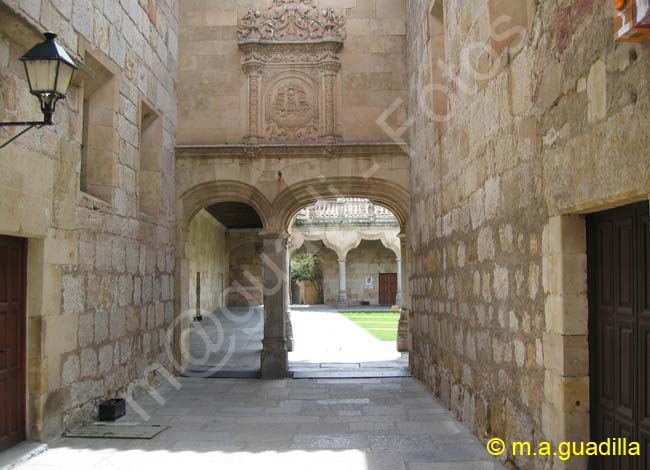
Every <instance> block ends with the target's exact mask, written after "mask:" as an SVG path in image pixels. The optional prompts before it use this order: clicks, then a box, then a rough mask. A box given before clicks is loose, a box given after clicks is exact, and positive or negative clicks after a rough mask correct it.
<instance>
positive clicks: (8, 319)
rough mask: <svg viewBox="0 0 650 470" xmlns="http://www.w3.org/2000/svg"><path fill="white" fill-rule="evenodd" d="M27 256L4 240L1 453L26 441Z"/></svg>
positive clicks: (0, 268) (21, 246) (15, 241)
mask: <svg viewBox="0 0 650 470" xmlns="http://www.w3.org/2000/svg"><path fill="white" fill-rule="evenodd" d="M26 252H27V246H26V243H25V240H24V239H21V238H13V237H5V236H0V450H2V449H6V448H7V447H10V446H12V445H14V444H16V443H18V442H20V441H22V440H23V439H25V284H26V277H25V274H26Z"/></svg>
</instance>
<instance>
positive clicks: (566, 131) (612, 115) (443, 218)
mask: <svg viewBox="0 0 650 470" xmlns="http://www.w3.org/2000/svg"><path fill="white" fill-rule="evenodd" d="M436 1H437V3H440V2H442V6H443V7H444V35H445V51H446V53H445V55H444V57H443V59H444V60H443V63H444V64H443V65H442V68H443V69H444V71H445V76H446V77H447V78H446V80H445V81H443V82H440V81H437V82H436V83H437V84H438V85H441V86H444V87H446V88H445V94H446V96H447V98H448V108H449V114H448V118H447V119H446V120H445V122H444V126H440V125H439V124H438V123H435V124H434V122H433V119H432V118H431V117H430V113H429V114H428V113H427V112H426V109H427V108H428V107H430V105H429V103H430V102H431V99H432V98H431V95H430V93H428V91H427V87H428V86H429V85H430V84H431V83H432V75H431V60H430V59H431V49H430V38H431V31H430V23H429V21H430V19H431V18H430V11H431V10H430V8H431V5H432V2H431V1H430V0H410V1H409V4H408V18H407V24H408V52H407V54H408V73H409V89H410V92H409V96H410V98H409V113H410V115H411V117H412V122H411V123H410V127H409V136H410V142H411V146H410V153H411V164H412V171H411V182H412V185H411V187H412V199H411V216H412V218H411V224H410V227H409V251H410V253H411V254H412V263H411V272H410V273H409V276H410V282H411V293H412V310H413V311H412V321H411V329H412V337H413V338H412V339H413V350H412V352H411V361H412V366H413V368H414V371H415V373H416V374H417V376H418V377H419V378H420V379H421V380H423V381H424V382H425V383H426V384H427V385H428V386H429V387H431V389H432V390H433V391H434V392H435V393H436V395H438V396H439V397H441V398H442V400H443V401H444V402H445V404H446V405H447V406H448V407H450V408H451V409H452V410H453V412H454V413H455V414H456V415H457V416H458V417H459V418H460V419H462V420H463V421H464V422H465V423H466V424H467V425H468V426H469V427H470V429H471V430H472V431H473V432H475V433H476V434H477V435H478V436H479V437H480V438H481V439H483V440H486V439H488V438H489V437H491V436H498V437H501V438H503V439H505V440H506V442H512V441H513V440H518V441H522V440H525V441H528V440H529V441H531V442H535V443H538V442H539V441H540V440H546V439H548V440H552V441H553V442H556V443H557V441H558V440H560V439H562V437H563V436H567V435H568V433H569V432H570V431H569V430H579V431H580V432H579V433H578V434H577V436H578V437H580V438H587V439H588V437H589V435H588V434H589V433H588V429H589V426H588V410H589V396H588V389H589V388H588V386H585V383H587V384H588V377H587V376H586V375H585V374H587V372H586V371H588V363H587V354H586V352H587V349H586V348H587V342H586V336H585V334H586V330H585V329H583V330H581V331H577V332H576V331H572V330H571V329H563V330H562V331H561V332H560V333H558V332H557V330H555V332H554V329H555V328H556V327H555V326H554V325H555V324H557V323H556V322H557V321H556V320H553V319H554V318H557V317H558V316H561V314H562V313H563V312H560V313H558V311H557V309H558V308H563V306H562V302H559V303H558V302H555V303H553V289H552V285H553V283H555V284H557V283H558V282H559V281H558V279H559V280H562V279H563V282H564V283H565V284H567V283H569V284H573V286H572V289H571V292H576V293H577V294H578V297H577V298H576V299H575V300H576V302H575V303H574V304H572V307H571V308H572V309H574V311H573V312H571V314H570V316H575V317H576V318H577V319H579V320H580V321H583V320H584V318H586V301H583V300H584V299H585V289H586V287H585V288H582V287H581V286H582V283H584V280H585V279H586V258H585V256H584V249H585V248H584V244H583V246H582V252H581V253H576V249H575V246H574V245H575V244H574V243H573V242H571V240H580V239H581V238H582V239H584V224H576V223H574V222H571V223H566V226H570V227H575V228H572V229H571V230H572V231H571V236H570V237H568V240H570V241H569V242H568V243H569V245H571V246H569V247H568V248H566V249H567V250H568V251H567V253H568V254H570V256H569V257H567V259H569V258H570V259H572V260H574V261H572V262H571V263H565V264H564V265H562V266H559V265H558V264H557V263H556V262H555V261H553V259H554V258H553V256H552V253H557V250H562V249H563V248H561V247H562V245H563V244H566V243H567V242H566V240H564V241H563V240H561V239H559V237H561V236H563V235H562V233H563V232H566V230H568V229H566V230H565V229H564V228H561V227H564V226H565V223H564V222H558V220H559V219H561V218H562V217H564V216H566V215H567V214H577V215H576V216H575V217H578V218H580V217H581V216H580V214H583V213H585V212H589V211H595V210H600V209H603V208H606V207H612V206H617V205H623V204H626V203H629V202H633V201H637V200H644V199H645V200H647V199H648V194H649V193H650V165H648V159H647V152H646V150H645V149H647V148H648V145H649V144H650V142H649V139H650V136H649V134H648V132H647V129H648V125H649V124H650V122H649V119H650V118H649V116H650V113H649V112H648V111H649V107H650V93H649V91H648V87H647V86H646V84H647V83H648V80H649V79H650V47H649V46H648V43H647V42H646V43H644V44H621V43H619V44H617V43H615V42H614V40H613V6H612V2H608V1H605V0H581V1H568V0H566V1H565V0H562V1H558V2H550V1H548V2H519V1H517V2H515V1H513V2H456V1H449V0H436ZM503 5H505V6H506V7H507V8H506V9H505V10H502V11H498V10H499V6H503ZM526 7H528V8H529V11H528V12H527V15H528V16H527V17H526V18H525V19H523V20H522V19H521V18H520V19H519V20H520V21H519V26H522V27H523V30H524V31H525V35H524V34H522V31H521V30H517V31H518V33H516V34H513V36H516V37H511V38H509V39H511V41H507V40H506V41H505V43H508V44H506V45H505V46H504V45H503V43H502V42H500V41H495V40H494V36H495V34H494V33H493V34H491V33H490V31H491V24H493V22H494V21H496V20H498V18H499V17H502V16H503V15H507V14H508V12H510V13H512V12H515V11H517V12H521V9H522V8H523V9H525V8H526ZM518 14H519V13H518ZM507 21H510V20H507ZM497 29H498V28H497ZM501 32H502V33H503V31H501ZM476 44H483V45H484V46H485V47H482V48H478V47H476ZM497 45H498V46H499V48H497V47H496V46H497ZM472 51H473V52H472ZM477 51H479V52H477ZM462 57H466V58H467V57H469V62H468V63H467V64H466V65H465V66H463V63H462V60H461V58H462ZM467 66H469V67H472V68H473V69H474V70H475V71H479V72H481V73H483V75H482V76H481V77H479V79H475V77H476V75H475V73H473V72H472V71H471V69H469V70H468V69H467ZM571 220H573V219H571ZM558 227H559V228H558ZM543 236H544V237H546V239H545V240H543V238H544V237H543ZM543 242H544V243H545V244H546V245H547V246H548V247H549V248H546V249H544V250H545V251H547V252H549V253H551V255H550V256H545V255H544V253H543V251H544V250H543V246H542V245H543ZM558 247H560V248H558ZM544 260H546V261H544ZM544 263H546V264H544ZM543 267H544V269H546V270H547V272H546V273H545V275H544V282H543V276H542V272H543ZM553 322H555V323H553ZM574 323H575V321H572V320H571V319H568V320H567V322H566V324H569V325H571V324H574ZM585 327H586V325H585ZM556 358H563V359H562V360H564V361H565V362H566V361H570V363H571V364H572V365H573V367H572V368H566V367H563V368H560V369H558V368H557V367H554V366H553V364H554V362H557V360H556ZM567 363H568V362H567ZM576 384H578V385H576ZM557 397H561V401H563V402H562V403H559V401H558V398H557ZM566 403H572V405H571V407H570V408H567V407H566ZM574 405H575V406H574ZM585 417H586V418H585ZM565 430H566V432H565ZM571 432H572V431H571ZM573 436H574V437H575V436H576V434H573ZM509 458H510V459H511V460H512V462H513V463H514V464H515V465H517V466H519V467H521V468H547V467H545V465H546V464H548V465H553V468H561V467H562V465H564V464H563V463H562V462H560V461H559V460H556V461H552V460H550V461H548V462H546V461H545V459H543V458H535V459H532V458H531V459H527V458H524V457H517V458H513V457H509ZM572 464H573V465H583V464H584V462H582V461H577V460H576V461H572ZM572 468H577V467H572Z"/></svg>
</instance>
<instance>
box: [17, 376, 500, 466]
mask: <svg viewBox="0 0 650 470" xmlns="http://www.w3.org/2000/svg"><path fill="white" fill-rule="evenodd" d="M180 385H181V387H180V389H178V390H176V389H175V388H173V387H171V386H165V387H164V388H163V389H162V396H163V397H164V399H165V404H164V405H162V406H160V405H158V404H157V403H156V402H155V401H154V400H153V399H151V398H150V397H148V396H146V397H144V398H142V399H140V400H138V404H139V405H140V406H141V407H142V408H143V409H144V410H146V412H147V413H148V414H149V415H150V416H151V418H150V420H149V421H148V422H149V423H151V424H164V425H168V426H170V428H169V429H167V430H166V431H164V432H162V433H161V434H159V435H158V436H156V437H155V438H153V439H152V440H117V439H113V440H108V439H71V438H63V439H61V440H59V441H57V442H54V443H53V444H52V445H51V448H50V449H49V450H47V451H46V452H44V453H43V454H40V455H38V456H36V457H34V458H33V459H31V460H29V461H28V462H26V463H24V464H22V465H20V466H19V467H17V468H19V469H20V470H54V469H57V470H58V469H61V470H63V469H65V470H70V469H73V470H74V469H84V470H88V469H97V470H127V469H134V470H145V469H160V470H163V469H179V468H181V469H213V468H214V469H233V470H235V469H236V470H248V469H256V470H257V469H260V468H264V469H273V470H275V469H277V470H294V469H295V470H305V469H306V468H307V469H309V470H321V469H322V470H331V469H337V470H488V469H490V470H492V469H497V468H501V467H500V466H499V465H497V464H496V463H495V461H494V460H492V458H491V457H489V456H488V455H487V453H486V452H485V450H484V448H483V446H482V445H481V444H480V443H479V442H478V440H477V439H476V438H475V437H473V436H472V435H471V434H470V433H469V432H468V431H467V430H466V429H465V428H464V427H463V426H462V425H460V424H459V423H458V422H457V421H456V420H455V419H454V418H453V416H452V415H451V414H450V413H449V412H448V411H447V410H446V409H445V408H444V407H443V406H442V405H440V404H439V403H438V402H436V401H435V400H434V399H433V398H432V397H431V395H430V394H429V392H428V391H427V390H426V389H425V388H424V387H423V386H422V385H421V384H419V383H418V382H417V381H416V380H415V379H413V378H401V379H353V380H350V379H347V380H332V379H326V380H280V381H261V380H250V379H198V378H181V379H180ZM123 419H126V420H129V421H142V419H141V418H139V417H138V415H137V414H135V413H134V412H133V411H130V412H129V414H128V415H127V417H126V418H123Z"/></svg>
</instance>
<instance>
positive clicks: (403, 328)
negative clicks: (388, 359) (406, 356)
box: [397, 308, 409, 352]
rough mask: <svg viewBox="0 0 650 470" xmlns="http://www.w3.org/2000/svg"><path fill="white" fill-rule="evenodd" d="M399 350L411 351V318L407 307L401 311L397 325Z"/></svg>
mask: <svg viewBox="0 0 650 470" xmlns="http://www.w3.org/2000/svg"><path fill="white" fill-rule="evenodd" d="M397 350H398V351H399V352H409V320H408V310H407V309H405V308H403V309H402V311H401V313H400V317H399V324H398V326H397Z"/></svg>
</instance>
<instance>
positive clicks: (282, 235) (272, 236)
mask: <svg viewBox="0 0 650 470" xmlns="http://www.w3.org/2000/svg"><path fill="white" fill-rule="evenodd" d="M258 237H260V238H261V239H262V240H287V241H288V240H289V238H290V237H291V235H289V232H287V231H286V230H280V231H276V232H271V231H268V230H262V231H261V232H260V233H258Z"/></svg>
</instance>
